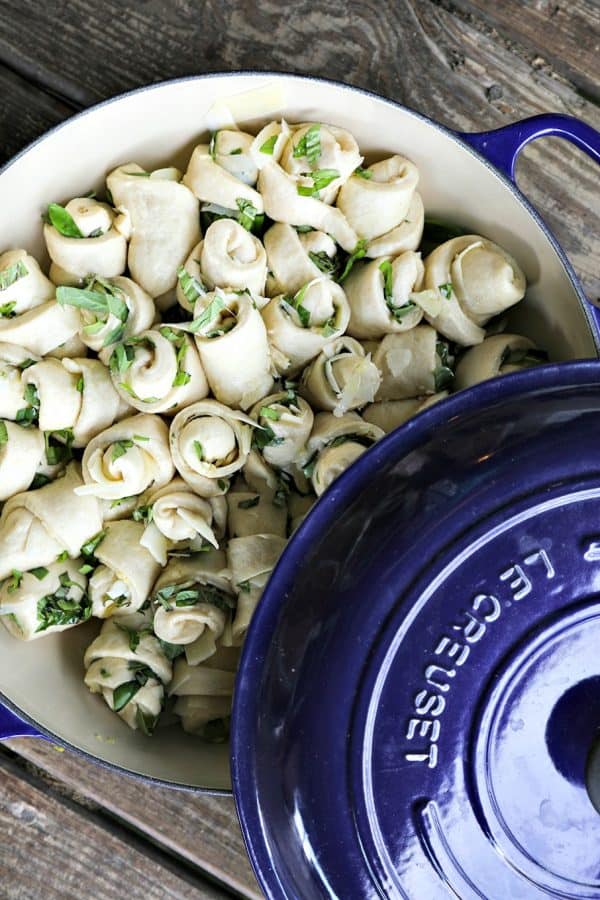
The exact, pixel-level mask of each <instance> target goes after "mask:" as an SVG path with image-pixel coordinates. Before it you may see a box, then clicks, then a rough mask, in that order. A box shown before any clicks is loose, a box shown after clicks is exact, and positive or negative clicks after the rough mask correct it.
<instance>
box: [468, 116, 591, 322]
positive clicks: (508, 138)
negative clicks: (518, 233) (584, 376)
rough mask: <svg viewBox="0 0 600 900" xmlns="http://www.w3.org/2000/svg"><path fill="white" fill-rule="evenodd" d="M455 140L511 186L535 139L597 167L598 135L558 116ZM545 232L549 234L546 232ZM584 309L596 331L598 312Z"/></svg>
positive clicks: (535, 118) (578, 122)
mask: <svg viewBox="0 0 600 900" xmlns="http://www.w3.org/2000/svg"><path fill="white" fill-rule="evenodd" d="M459 137H461V138H462V140H463V141H465V142H466V143H467V144H469V145H470V146H471V147H473V149H474V150H477V152H478V153H480V154H481V155H482V156H484V157H485V158H486V159H487V160H489V162H491V163H492V165H493V166H495V167H496V168H497V169H499V170H500V171H501V172H502V173H503V174H504V175H506V176H507V177H508V178H510V179H511V180H512V181H513V182H514V181H515V169H516V165H517V159H518V158H519V153H520V152H521V150H523V148H524V147H526V146H527V144H529V143H530V142H531V141H535V140H537V139H538V138H543V137H560V138H564V139H565V140H567V141H570V142H571V143H572V144H575V146H577V147H579V149H580V150H583V151H584V152H585V153H587V154H588V156H590V157H591V158H592V159H593V160H594V161H595V162H596V163H600V133H599V132H598V131H596V129H595V128H592V126H591V125H588V124H587V122H583V121H582V120H581V119H576V118H575V117H574V116H565V115H560V114H558V113H545V114H542V115H539V116H531V118H529V119H522V120H521V121H520V122H513V123H511V124H510V125H505V126H504V127H502V128H495V129H494V130H492V131H481V132H479V133H476V134H469V133H468V132H464V133H462V134H460V135H459ZM545 230H546V232H547V233H548V234H549V230H548V229H547V228H545ZM588 309H589V311H590V313H591V315H592V316H593V318H594V320H595V322H596V326H597V328H598V329H599V330H600V309H599V308H598V307H597V306H594V305H593V304H592V303H590V304H589V306H588Z"/></svg>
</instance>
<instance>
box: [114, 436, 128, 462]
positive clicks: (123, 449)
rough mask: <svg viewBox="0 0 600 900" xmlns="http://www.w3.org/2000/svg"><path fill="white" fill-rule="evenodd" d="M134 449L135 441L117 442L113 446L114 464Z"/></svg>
mask: <svg viewBox="0 0 600 900" xmlns="http://www.w3.org/2000/svg"><path fill="white" fill-rule="evenodd" d="M132 447H133V441H131V440H129V438H126V439H125V440H122V441H115V442H114V443H113V445H112V454H111V459H112V461H113V462H115V460H117V459H119V458H120V457H121V456H125V454H126V453H127V451H128V450H131V448H132Z"/></svg>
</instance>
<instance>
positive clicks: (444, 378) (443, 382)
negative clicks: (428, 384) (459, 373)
mask: <svg viewBox="0 0 600 900" xmlns="http://www.w3.org/2000/svg"><path fill="white" fill-rule="evenodd" d="M433 379H434V382H435V390H436V393H438V391H445V390H446V389H447V388H449V387H450V386H451V384H452V382H453V381H454V372H453V371H452V369H450V368H448V366H437V368H435V369H434V370H433Z"/></svg>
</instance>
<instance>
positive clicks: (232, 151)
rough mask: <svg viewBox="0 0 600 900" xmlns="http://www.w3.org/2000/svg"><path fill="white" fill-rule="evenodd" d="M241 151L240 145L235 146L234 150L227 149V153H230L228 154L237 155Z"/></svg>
mask: <svg viewBox="0 0 600 900" xmlns="http://www.w3.org/2000/svg"><path fill="white" fill-rule="evenodd" d="M241 152H242V148H241V147H236V148H235V150H230V151H229V155H230V156H239V155H240V153H241Z"/></svg>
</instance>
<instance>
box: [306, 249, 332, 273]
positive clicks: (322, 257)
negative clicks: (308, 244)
mask: <svg viewBox="0 0 600 900" xmlns="http://www.w3.org/2000/svg"><path fill="white" fill-rule="evenodd" d="M308 256H309V259H310V261H311V262H312V263H314V265H315V266H316V267H317V269H318V270H319V271H320V272H324V273H325V274H326V275H333V273H334V272H335V270H336V269H337V262H336V260H335V258H334V259H332V258H331V257H330V256H328V255H327V253H325V251H324V250H320V251H319V252H318V253H315V252H314V251H313V250H309V251H308Z"/></svg>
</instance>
